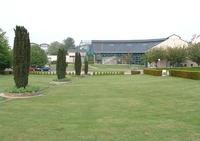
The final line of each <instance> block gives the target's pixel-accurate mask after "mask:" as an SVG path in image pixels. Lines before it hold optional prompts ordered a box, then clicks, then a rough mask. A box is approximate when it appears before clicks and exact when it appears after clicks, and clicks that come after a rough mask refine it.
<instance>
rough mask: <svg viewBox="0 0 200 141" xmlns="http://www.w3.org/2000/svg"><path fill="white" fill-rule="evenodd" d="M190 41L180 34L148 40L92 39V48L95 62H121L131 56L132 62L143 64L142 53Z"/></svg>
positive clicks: (130, 60)
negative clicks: (183, 38) (182, 37)
mask: <svg viewBox="0 0 200 141" xmlns="http://www.w3.org/2000/svg"><path fill="white" fill-rule="evenodd" d="M180 46H188V43H187V42H186V41H184V40H182V39H181V37H180V36H177V35H175V34H174V35H171V36H169V37H167V38H160V39H146V40H92V41H91V45H90V49H91V51H92V52H93V53H94V55H95V62H96V63H102V64H121V63H123V58H124V57H125V56H129V57H130V58H129V62H130V63H131V64H141V57H142V55H143V54H144V53H145V52H146V51H147V50H149V49H151V48H156V47H163V48H165V47H180Z"/></svg>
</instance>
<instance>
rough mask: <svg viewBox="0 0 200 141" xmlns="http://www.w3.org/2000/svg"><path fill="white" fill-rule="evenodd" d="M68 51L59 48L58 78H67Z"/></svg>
mask: <svg viewBox="0 0 200 141" xmlns="http://www.w3.org/2000/svg"><path fill="white" fill-rule="evenodd" d="M66 65H67V64H66V53H65V50H64V49H59V50H58V55H57V63H56V73H57V77H58V79H63V78H65V73H66Z"/></svg>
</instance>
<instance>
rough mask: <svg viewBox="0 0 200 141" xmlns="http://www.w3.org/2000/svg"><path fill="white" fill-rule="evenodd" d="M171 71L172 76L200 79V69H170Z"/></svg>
mask: <svg viewBox="0 0 200 141" xmlns="http://www.w3.org/2000/svg"><path fill="white" fill-rule="evenodd" d="M169 72H170V76H175V77H182V78H189V79H194V80H200V72H199V71H187V70H170V71H169Z"/></svg>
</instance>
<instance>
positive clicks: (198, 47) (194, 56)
mask: <svg viewBox="0 0 200 141" xmlns="http://www.w3.org/2000/svg"><path fill="white" fill-rule="evenodd" d="M188 56H189V58H190V59H191V60H192V61H193V62H196V63H197V64H198V66H200V43H198V44H192V45H190V46H189V48H188Z"/></svg>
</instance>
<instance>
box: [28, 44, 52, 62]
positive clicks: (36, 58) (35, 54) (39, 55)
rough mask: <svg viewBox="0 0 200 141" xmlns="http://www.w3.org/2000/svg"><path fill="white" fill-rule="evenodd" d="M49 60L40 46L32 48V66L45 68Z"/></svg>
mask: <svg viewBox="0 0 200 141" xmlns="http://www.w3.org/2000/svg"><path fill="white" fill-rule="evenodd" d="M47 62H48V59H47V55H46V53H45V51H44V50H43V49H41V48H40V47H39V45H35V44H34V45H32V46H31V65H32V66H44V65H45V64H47Z"/></svg>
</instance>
